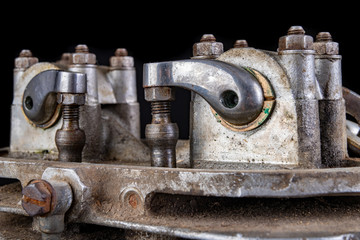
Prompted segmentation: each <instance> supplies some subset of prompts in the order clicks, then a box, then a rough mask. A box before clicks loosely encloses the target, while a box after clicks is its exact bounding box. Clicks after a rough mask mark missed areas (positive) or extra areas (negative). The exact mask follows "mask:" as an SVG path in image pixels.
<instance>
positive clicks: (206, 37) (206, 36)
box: [200, 34, 216, 42]
mask: <svg viewBox="0 0 360 240" xmlns="http://www.w3.org/2000/svg"><path fill="white" fill-rule="evenodd" d="M200 42H216V38H215V36H214V35H212V34H204V35H202V37H201V39H200Z"/></svg>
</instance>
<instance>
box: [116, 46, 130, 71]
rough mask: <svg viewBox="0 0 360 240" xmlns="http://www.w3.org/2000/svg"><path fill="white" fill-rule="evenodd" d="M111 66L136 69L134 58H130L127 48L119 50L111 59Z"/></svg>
mask: <svg viewBox="0 0 360 240" xmlns="http://www.w3.org/2000/svg"><path fill="white" fill-rule="evenodd" d="M110 66H111V67H115V68H132V67H134V58H133V57H130V56H128V52H127V50H126V49H125V48H118V49H116V51H115V56H112V57H111V58H110Z"/></svg>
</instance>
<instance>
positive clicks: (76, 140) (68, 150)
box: [55, 93, 85, 162]
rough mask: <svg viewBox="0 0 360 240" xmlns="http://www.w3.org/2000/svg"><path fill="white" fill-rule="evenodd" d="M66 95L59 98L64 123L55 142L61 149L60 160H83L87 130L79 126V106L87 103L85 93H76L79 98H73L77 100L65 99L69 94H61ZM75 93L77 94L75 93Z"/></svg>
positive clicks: (57, 132)
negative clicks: (67, 100)
mask: <svg viewBox="0 0 360 240" xmlns="http://www.w3.org/2000/svg"><path fill="white" fill-rule="evenodd" d="M60 95H64V97H60V98H58V102H59V103H61V104H62V105H63V125H62V127H61V129H58V130H57V131H56V135H55V143H56V146H57V148H58V150H59V161H63V162H81V156H82V150H83V148H84V146H85V132H84V131H83V130H82V129H80V127H79V107H80V105H83V104H84V103H85V94H76V96H78V98H82V100H81V101H78V98H71V97H69V98H68V99H70V100H76V101H72V102H67V103H68V104H65V102H64V101H66V99H67V97H66V96H67V95H73V94H64V93H62V94H60ZM74 95H75V94H74Z"/></svg>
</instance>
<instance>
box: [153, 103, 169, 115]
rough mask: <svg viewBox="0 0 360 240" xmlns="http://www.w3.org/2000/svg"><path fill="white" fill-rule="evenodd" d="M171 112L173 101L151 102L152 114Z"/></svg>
mask: <svg viewBox="0 0 360 240" xmlns="http://www.w3.org/2000/svg"><path fill="white" fill-rule="evenodd" d="M170 112H171V103H170V102H168V101H164V102H151V114H152V115H155V114H169V113H170Z"/></svg>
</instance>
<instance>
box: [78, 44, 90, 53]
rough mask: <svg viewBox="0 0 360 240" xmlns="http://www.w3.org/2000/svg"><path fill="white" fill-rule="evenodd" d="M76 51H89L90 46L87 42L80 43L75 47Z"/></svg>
mask: <svg viewBox="0 0 360 240" xmlns="http://www.w3.org/2000/svg"><path fill="white" fill-rule="evenodd" d="M75 52H76V53H88V52H89V48H88V46H86V45H85V44H79V45H77V46H76V47H75Z"/></svg>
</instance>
